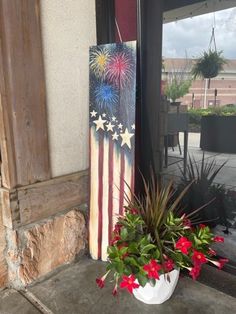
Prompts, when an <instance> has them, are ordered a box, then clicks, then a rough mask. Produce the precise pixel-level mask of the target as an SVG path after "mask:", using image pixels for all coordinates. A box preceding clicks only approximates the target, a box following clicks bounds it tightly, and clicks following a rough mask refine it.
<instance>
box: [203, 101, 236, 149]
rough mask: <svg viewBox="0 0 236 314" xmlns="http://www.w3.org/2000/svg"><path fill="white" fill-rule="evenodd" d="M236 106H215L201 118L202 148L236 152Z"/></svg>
mask: <svg viewBox="0 0 236 314" xmlns="http://www.w3.org/2000/svg"><path fill="white" fill-rule="evenodd" d="M235 134H236V110H235V107H232V108H228V107H227V106H224V107H215V108H212V109H211V110H209V112H208V113H207V114H205V115H204V116H202V118H201V138H200V148H202V149H203V150H206V151H213V152H218V153H231V154H235V153H236V137H235Z"/></svg>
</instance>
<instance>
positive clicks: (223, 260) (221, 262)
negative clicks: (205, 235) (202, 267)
mask: <svg viewBox="0 0 236 314" xmlns="http://www.w3.org/2000/svg"><path fill="white" fill-rule="evenodd" d="M209 261H210V262H211V263H212V264H214V265H215V266H217V267H218V268H219V269H222V268H223V267H224V265H225V263H228V261H229V260H228V258H220V259H219V260H218V261H212V260H210V259H209Z"/></svg>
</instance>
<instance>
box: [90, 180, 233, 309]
mask: <svg viewBox="0 0 236 314" xmlns="http://www.w3.org/2000/svg"><path fill="white" fill-rule="evenodd" d="M144 187H145V193H144V196H143V197H139V198H138V197H136V196H134V195H133V199H132V200H130V201H129V203H128V206H126V208H125V214H124V216H120V217H119V218H118V221H117V223H116V225H115V228H114V232H113V239H112V241H111V243H110V245H109V246H108V249H107V253H108V262H107V271H106V274H105V275H104V276H103V277H101V278H97V279H96V282H97V284H98V286H99V287H100V288H103V287H104V282H105V279H106V278H109V277H111V278H113V280H114V282H115V285H114V289H113V292H112V294H113V295H114V296H115V295H117V293H118V289H119V288H120V289H124V290H127V291H128V292H129V293H130V294H133V295H134V296H135V297H136V298H137V299H139V300H140V301H142V302H144V303H147V304H161V303H163V302H165V301H166V300H168V299H169V298H170V296H171V295H172V293H173V291H174V289H175V286H176V284H177V281H178V277H179V271H180V270H181V269H185V270H187V271H189V274H190V275H191V276H192V278H193V279H196V278H197V277H198V276H199V273H200V270H201V266H202V265H203V264H205V263H208V262H209V263H213V264H215V265H216V266H218V267H219V268H222V267H223V265H224V263H225V262H227V259H220V260H217V259H216V258H215V252H214V251H213V250H212V249H211V247H210V246H211V244H212V243H214V242H223V238H221V237H214V235H213V234H212V233H211V231H210V229H209V227H207V226H205V225H200V226H196V227H194V226H193V225H192V224H191V221H190V217H191V216H193V215H194V213H191V214H190V215H185V214H184V215H181V216H179V215H178V211H177V209H178V205H179V203H180V200H181V198H182V197H183V195H184V194H185V193H186V191H187V189H188V187H187V188H186V189H185V190H184V191H183V192H182V193H181V194H180V195H179V196H178V197H177V198H176V199H175V200H174V201H172V199H173V193H174V190H173V187H172V184H171V183H170V184H169V185H168V186H166V187H162V188H160V187H159V186H158V184H156V182H155V180H154V179H152V182H151V183H150V185H149V184H147V183H146V182H145V181H144Z"/></svg>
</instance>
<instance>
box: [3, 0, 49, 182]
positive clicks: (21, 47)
mask: <svg viewBox="0 0 236 314" xmlns="http://www.w3.org/2000/svg"><path fill="white" fill-rule="evenodd" d="M0 39H1V42H0V52H1V54H0V77H1V79H0V80H1V83H0V93H1V110H0V113H1V115H0V120H1V124H2V125H1V130H3V133H2V136H1V143H0V145H1V153H2V158H3V186H5V187H7V188H14V187H16V186H22V185H27V184H32V183H34V182H37V181H43V180H47V179H49V178H50V165H49V146H48V136H47V131H48V130H47V115H46V89H45V78H44V65H43V53H42V40H41V29H40V7H39V0H21V1H19V0H10V1H9V0H0Z"/></svg>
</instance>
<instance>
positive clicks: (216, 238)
mask: <svg viewBox="0 0 236 314" xmlns="http://www.w3.org/2000/svg"><path fill="white" fill-rule="evenodd" d="M213 241H214V242H224V241H225V239H224V238H223V237H219V236H216V237H214V239H213Z"/></svg>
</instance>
